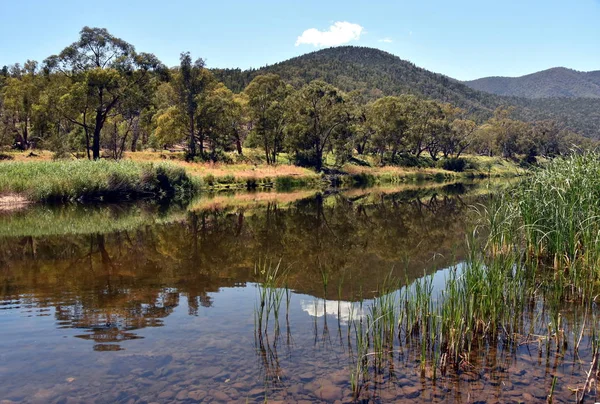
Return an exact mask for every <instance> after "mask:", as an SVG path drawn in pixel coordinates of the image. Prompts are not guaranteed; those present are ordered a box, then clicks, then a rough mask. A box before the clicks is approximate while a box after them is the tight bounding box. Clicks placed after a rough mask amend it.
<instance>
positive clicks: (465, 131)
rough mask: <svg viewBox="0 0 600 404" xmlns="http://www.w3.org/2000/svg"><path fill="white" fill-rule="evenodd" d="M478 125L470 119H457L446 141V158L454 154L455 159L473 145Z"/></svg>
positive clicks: (444, 151)
mask: <svg viewBox="0 0 600 404" xmlns="http://www.w3.org/2000/svg"><path fill="white" fill-rule="evenodd" d="M476 129H477V124H476V123H475V122H474V121H472V120H470V119H460V118H457V119H455V120H454V121H452V123H451V124H450V134H449V136H448V138H447V139H446V142H445V146H444V149H443V150H442V152H443V153H444V157H448V156H450V155H452V154H454V157H455V158H459V157H460V155H461V154H462V153H463V152H464V151H465V150H466V149H467V148H468V147H469V146H470V145H471V144H472V143H473V141H474V133H475V130H476Z"/></svg>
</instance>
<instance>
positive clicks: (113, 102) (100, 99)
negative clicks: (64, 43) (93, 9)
mask: <svg viewBox="0 0 600 404" xmlns="http://www.w3.org/2000/svg"><path fill="white" fill-rule="evenodd" d="M45 64H46V69H47V71H48V72H50V73H51V72H60V73H62V74H64V75H66V76H67V77H69V78H70V79H71V81H72V84H73V85H72V86H71V87H70V88H68V90H67V91H69V92H70V91H73V92H75V93H76V96H75V97H71V101H73V102H74V103H72V104H71V105H70V107H69V108H66V109H65V116H66V117H68V119H69V120H70V121H71V122H73V123H75V124H77V125H79V126H81V127H82V128H83V130H84V131H85V133H86V137H87V138H88V139H89V136H90V133H92V153H93V158H94V159H98V158H100V134H101V132H102V128H103V126H104V124H105V122H106V120H107V118H108V116H109V114H110V113H111V112H112V111H113V110H114V109H115V108H116V107H117V106H118V104H119V102H122V101H123V99H124V98H125V94H127V93H128V92H130V91H131V90H132V88H133V87H135V86H142V85H145V84H147V82H148V80H149V72H151V71H153V70H157V69H159V68H161V64H160V62H159V61H158V59H157V58H156V57H155V56H154V55H152V54H149V53H136V52H135V49H134V47H133V45H131V44H129V43H127V42H125V41H124V40H122V39H120V38H117V37H115V36H113V35H111V34H110V33H109V32H108V31H107V30H106V29H104V28H89V27H84V28H83V29H82V30H81V32H80V38H79V40H78V41H77V42H74V43H73V44H71V45H70V46H68V47H66V48H65V49H64V50H63V51H62V52H61V53H60V54H58V55H54V56H50V57H49V58H48V59H46V61H45ZM89 115H92V117H91V119H90V117H89Z"/></svg>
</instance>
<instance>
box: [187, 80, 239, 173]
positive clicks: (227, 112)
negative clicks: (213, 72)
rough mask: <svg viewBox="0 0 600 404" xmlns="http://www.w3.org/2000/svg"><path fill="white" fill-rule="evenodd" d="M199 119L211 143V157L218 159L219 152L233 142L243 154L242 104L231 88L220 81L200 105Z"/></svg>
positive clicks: (202, 129) (202, 130)
mask: <svg viewBox="0 0 600 404" xmlns="http://www.w3.org/2000/svg"><path fill="white" fill-rule="evenodd" d="M198 120H199V122H200V131H201V132H202V133H203V136H204V137H205V138H206V139H207V140H208V142H209V143H210V149H211V154H210V158H211V160H213V161H216V160H217V159H218V154H219V152H221V151H224V150H226V149H228V148H230V147H231V146H232V145H233V144H235V147H236V149H237V151H238V153H239V154H242V145H241V141H242V140H241V139H242V134H241V131H242V125H243V122H242V121H243V114H242V106H241V104H240V103H238V101H237V100H236V98H235V97H234V95H233V93H232V92H231V90H229V89H228V88H227V87H225V85H224V84H222V83H219V84H217V85H216V86H215V88H214V89H212V90H211V91H210V92H208V93H207V94H206V97H204V99H203V100H202V103H201V104H200V105H199V111H198Z"/></svg>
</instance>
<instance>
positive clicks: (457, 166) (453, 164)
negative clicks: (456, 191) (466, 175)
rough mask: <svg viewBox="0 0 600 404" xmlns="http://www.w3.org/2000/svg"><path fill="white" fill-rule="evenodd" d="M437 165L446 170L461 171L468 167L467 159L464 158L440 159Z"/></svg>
mask: <svg viewBox="0 0 600 404" xmlns="http://www.w3.org/2000/svg"><path fill="white" fill-rule="evenodd" d="M437 166H438V168H443V169H444V170H448V171H454V172H457V173H461V172H463V171H465V169H466V168H467V160H465V159H463V158H447V159H444V160H440V161H438V164H437Z"/></svg>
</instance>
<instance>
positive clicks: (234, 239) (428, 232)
mask: <svg viewBox="0 0 600 404" xmlns="http://www.w3.org/2000/svg"><path fill="white" fill-rule="evenodd" d="M463 187H464V186H461V187H458V188H457V187H456V186H452V187H447V188H445V189H433V190H411V191H408V192H398V193H393V192H392V193H385V192H376V193H367V192H364V191H363V192H362V193H356V191H351V192H348V193H339V194H333V195H320V194H318V195H315V196H313V197H308V198H303V199H300V200H298V201H294V202H292V203H288V204H286V205H284V206H282V205H280V204H278V203H274V202H268V203H266V205H265V206H262V207H258V208H246V207H238V208H236V207H233V208H227V209H208V210H206V209H203V210H198V211H189V212H187V213H185V215H182V214H181V213H178V214H177V215H176V219H175V220H173V221H170V222H169V221H167V222H166V223H158V224H157V223H154V224H148V223H144V224H142V225H140V226H138V227H135V228H132V229H126V230H122V231H118V232H115V233H108V234H89V235H88V234H66V235H62V236H60V237H58V236H39V237H33V236H23V237H5V238H3V239H0V246H1V248H0V262H2V272H1V273H0V285H1V286H0V287H1V289H0V292H1V296H2V301H3V304H6V302H10V301H15V300H18V301H20V302H21V304H26V305H29V306H39V307H49V306H54V307H55V319H56V324H57V326H58V327H61V328H65V327H71V328H75V329H79V330H82V331H85V332H84V333H82V334H79V335H77V336H78V337H79V338H84V339H88V340H91V341H94V343H95V344H97V345H102V346H104V347H105V348H106V345H107V344H111V343H114V344H120V343H122V342H123V341H126V340H132V339H136V338H139V335H137V334H136V330H139V329H141V328H146V327H160V326H162V325H163V324H164V319H165V318H166V317H168V316H169V315H170V314H171V313H172V312H173V310H174V308H175V307H177V306H178V305H179V304H180V296H185V298H186V299H185V300H186V303H187V312H188V314H189V315H197V314H198V310H199V308H200V307H210V306H211V305H212V304H213V301H212V299H213V298H212V297H211V296H210V293H211V292H217V291H219V289H220V288H223V287H232V286H244V285H245V284H246V283H247V282H256V281H257V280H259V279H258V278H257V275H256V274H255V273H254V270H253V269H254V265H255V262H256V260H257V259H258V258H261V257H262V258H263V259H273V260H275V259H277V260H281V261H282V262H284V263H285V265H287V266H289V271H290V273H289V286H290V287H291V288H292V289H294V290H295V291H297V292H299V293H306V294H310V295H313V296H316V297H319V298H324V297H326V296H325V295H326V293H327V290H326V288H325V289H324V288H323V276H324V274H325V275H326V276H327V278H328V283H329V288H330V293H336V294H339V296H338V297H339V298H341V299H345V300H348V301H352V300H356V299H357V298H358V297H359V296H360V297H362V296H363V295H368V294H369V293H371V292H372V291H374V290H375V289H376V287H377V285H378V283H379V282H380V281H381V280H382V279H383V277H384V276H386V275H387V274H388V273H389V270H390V269H391V268H395V271H396V273H397V274H398V275H399V276H402V277H403V278H404V277H406V279H407V280H410V279H414V278H415V277H418V276H421V275H422V274H423V273H424V272H431V271H435V270H436V269H439V268H440V267H445V266H448V265H449V264H450V263H452V261H453V260H457V259H460V256H461V251H460V243H461V242H462V237H463V233H464V229H465V226H466V224H465V223H466V220H467V219H466V215H465V211H466V208H467V205H468V204H470V203H475V202H476V201H477V200H478V199H477V197H468V196H466V197H464V196H460V195H454V194H456V193H457V189H458V190H459V191H464V190H465V189H463ZM449 194H451V195H449ZM465 198H466V199H465ZM135 209H136V212H138V210H137V209H138V208H135ZM110 212H111V213H110V214H111V215H114V214H115V211H114V210H111V211H110ZM85 213H86V214H87V213H88V212H87V211H86V212H85ZM62 214H64V212H62ZM64 219H65V220H69V215H66V216H64ZM115 220H118V218H117V217H116V218H115ZM124 220H125V221H126V222H130V221H131V216H130V214H129V213H127V212H126V213H125V219H124ZM57 226H61V223H57ZM434 255H436V256H437V258H436V259H435V260H432V257H433V256H434ZM334 291H335V292H334ZM328 307H330V308H328V310H334V311H336V312H337V311H338V309H343V310H341V311H340V314H341V315H342V316H344V317H347V316H348V314H347V313H346V308H345V307H344V308H340V307H333V306H328ZM307 310H314V311H315V313H316V314H317V315H318V313H317V310H320V309H319V308H318V307H314V308H313V309H310V308H308V306H307ZM106 349H109V348H106Z"/></svg>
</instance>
